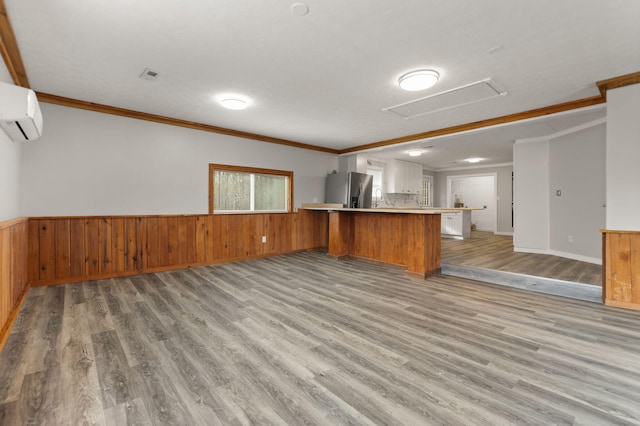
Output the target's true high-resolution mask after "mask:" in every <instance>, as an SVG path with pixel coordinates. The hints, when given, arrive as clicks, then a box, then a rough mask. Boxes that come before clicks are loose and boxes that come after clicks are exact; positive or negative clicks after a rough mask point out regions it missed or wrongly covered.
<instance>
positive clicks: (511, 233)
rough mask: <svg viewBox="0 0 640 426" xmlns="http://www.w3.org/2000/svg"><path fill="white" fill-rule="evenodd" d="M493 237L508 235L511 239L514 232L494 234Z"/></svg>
mask: <svg viewBox="0 0 640 426" xmlns="http://www.w3.org/2000/svg"><path fill="white" fill-rule="evenodd" d="M493 235H508V236H509V237H513V232H494V233H493Z"/></svg>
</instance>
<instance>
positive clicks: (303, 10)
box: [289, 2, 309, 16]
mask: <svg viewBox="0 0 640 426" xmlns="http://www.w3.org/2000/svg"><path fill="white" fill-rule="evenodd" d="M289 10H291V14H292V15H293V16H304V15H306V14H307V13H309V6H307V5H306V4H304V3H302V2H295V3H293V4H292V5H291V7H290V8H289Z"/></svg>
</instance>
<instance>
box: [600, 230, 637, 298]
mask: <svg viewBox="0 0 640 426" xmlns="http://www.w3.org/2000/svg"><path fill="white" fill-rule="evenodd" d="M602 239H603V240H602V241H603V242H602V248H603V250H602V256H603V259H602V260H603V265H604V274H603V280H604V283H603V287H602V301H603V303H604V304H605V305H611V306H617V307H620V308H627V309H636V310H640V231H610V230H603V231H602Z"/></svg>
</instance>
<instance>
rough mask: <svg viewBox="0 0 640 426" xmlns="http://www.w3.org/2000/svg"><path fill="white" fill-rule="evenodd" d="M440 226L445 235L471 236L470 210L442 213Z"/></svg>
mask: <svg viewBox="0 0 640 426" xmlns="http://www.w3.org/2000/svg"><path fill="white" fill-rule="evenodd" d="M440 228H441V233H442V235H443V236H445V237H453V238H460V239H464V238H471V212H470V211H464V210H463V211H458V212H456V213H443V214H442V217H441V221H440Z"/></svg>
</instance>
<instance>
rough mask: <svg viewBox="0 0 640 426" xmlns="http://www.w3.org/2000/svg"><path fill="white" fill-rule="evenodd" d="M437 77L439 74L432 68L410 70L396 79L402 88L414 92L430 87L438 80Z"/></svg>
mask: <svg viewBox="0 0 640 426" xmlns="http://www.w3.org/2000/svg"><path fill="white" fill-rule="evenodd" d="M439 78H440V74H438V72H437V71H434V70H418V71H411V72H408V73H406V74H404V75H402V76H401V77H400V78H399V79H398V84H399V85H400V88H401V89H403V90H407V91H409V92H416V91H418V90H425V89H428V88H429V87H432V86H433V85H434V84H436V83H437V82H438V79H439Z"/></svg>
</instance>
